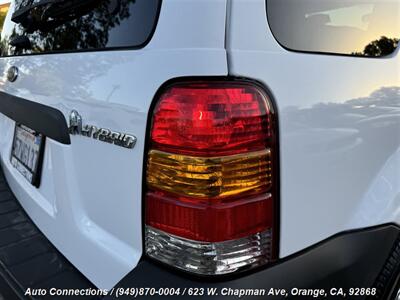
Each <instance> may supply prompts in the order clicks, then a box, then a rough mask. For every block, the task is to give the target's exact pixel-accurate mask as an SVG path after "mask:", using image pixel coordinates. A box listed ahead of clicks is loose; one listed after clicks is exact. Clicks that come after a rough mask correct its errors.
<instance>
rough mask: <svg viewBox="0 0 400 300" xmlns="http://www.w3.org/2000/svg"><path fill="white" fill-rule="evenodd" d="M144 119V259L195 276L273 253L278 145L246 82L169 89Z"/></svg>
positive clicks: (257, 93) (259, 94) (252, 263)
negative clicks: (146, 123)
mask: <svg viewBox="0 0 400 300" xmlns="http://www.w3.org/2000/svg"><path fill="white" fill-rule="evenodd" d="M156 101H157V102H156V105H155V108H154V111H153V115H152V119H151V120H150V137H149V147H148V149H149V151H148V154H147V166H146V191H145V252H146V254H147V255H148V256H149V257H152V258H154V259H156V260H158V261H161V262H163V263H166V264H168V265H171V266H174V267H176V268H179V269H182V270H185V271H189V272H192V273H196V274H201V275H220V274H227V273H232V272H237V271H243V270H247V269H250V268H254V267H257V266H260V265H264V264H266V263H268V262H270V261H272V260H274V258H275V255H276V253H277V242H276V241H277V235H278V232H277V227H276V226H275V225H276V224H277V215H276V208H277V201H278V199H277V189H276V185H277V178H276V174H277V170H276V168H277V167H278V164H277V149H276V148H277V146H276V145H277V143H276V138H277V134H276V126H277V125H276V122H275V116H274V111H273V106H272V103H271V100H270V99H269V97H268V95H267V93H266V92H265V91H264V90H263V89H262V88H261V87H260V86H258V85H255V84H252V83H249V82H246V81H191V82H179V83H175V84H172V85H170V86H168V87H166V88H165V89H163V92H162V93H161V94H160V95H159V97H158V99H156Z"/></svg>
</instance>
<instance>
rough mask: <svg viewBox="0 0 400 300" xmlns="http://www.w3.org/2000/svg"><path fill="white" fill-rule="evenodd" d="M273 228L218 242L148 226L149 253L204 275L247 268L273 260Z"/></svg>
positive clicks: (186, 269) (220, 273) (175, 265)
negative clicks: (199, 239)
mask: <svg viewBox="0 0 400 300" xmlns="http://www.w3.org/2000/svg"><path fill="white" fill-rule="evenodd" d="M271 240H272V237H271V230H270V229H268V230H266V231H264V232H261V233H257V234H254V235H251V236H248V237H245V238H241V239H237V240H230V241H224V242H217V243H208V242H198V241H193V240H189V239H184V238H181V237H178V236H175V235H172V234H166V233H164V232H163V231H160V230H157V229H155V228H153V227H151V226H146V253H147V255H149V256H150V257H153V258H155V259H157V260H159V261H161V262H164V263H167V264H169V265H171V264H172V265H173V266H174V267H176V268H179V269H182V270H185V271H189V272H192V273H196V274H201V275H222V274H228V273H232V272H235V271H238V270H240V271H244V270H246V269H251V268H254V267H257V266H261V265H264V264H266V263H267V262H269V261H270V260H271V254H272V245H271Z"/></svg>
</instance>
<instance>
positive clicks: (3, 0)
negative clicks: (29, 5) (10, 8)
mask: <svg viewBox="0 0 400 300" xmlns="http://www.w3.org/2000/svg"><path fill="white" fill-rule="evenodd" d="M8 2H10V0H0V4H4V3H8Z"/></svg>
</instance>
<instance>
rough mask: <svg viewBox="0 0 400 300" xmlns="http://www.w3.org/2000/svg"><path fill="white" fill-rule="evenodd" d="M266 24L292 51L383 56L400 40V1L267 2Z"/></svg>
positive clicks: (279, 40) (295, 0)
mask: <svg viewBox="0 0 400 300" xmlns="http://www.w3.org/2000/svg"><path fill="white" fill-rule="evenodd" d="M267 14H268V22H269V24H270V27H271V30H272V32H273V34H274V36H275V37H276V39H277V40H278V42H279V43H280V44H281V45H282V46H284V47H286V48H289V49H291V50H296V51H305V52H325V53H334V54H347V55H357V56H385V55H388V54H391V53H392V52H393V51H394V50H395V49H396V47H397V45H398V42H399V37H400V1H399V0H267Z"/></svg>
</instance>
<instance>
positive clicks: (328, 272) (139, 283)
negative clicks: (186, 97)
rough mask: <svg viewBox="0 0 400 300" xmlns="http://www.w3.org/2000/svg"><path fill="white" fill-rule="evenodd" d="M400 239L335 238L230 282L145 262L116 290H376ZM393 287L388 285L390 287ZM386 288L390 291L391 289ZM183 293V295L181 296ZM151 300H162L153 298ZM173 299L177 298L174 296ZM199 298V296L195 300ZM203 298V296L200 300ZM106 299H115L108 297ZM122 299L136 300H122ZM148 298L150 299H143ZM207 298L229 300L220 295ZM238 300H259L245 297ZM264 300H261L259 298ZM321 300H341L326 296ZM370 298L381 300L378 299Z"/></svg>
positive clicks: (393, 235)
mask: <svg viewBox="0 0 400 300" xmlns="http://www.w3.org/2000/svg"><path fill="white" fill-rule="evenodd" d="M399 235H400V228H399V227H398V226H396V225H393V224H386V225H382V226H379V227H373V228H367V229H362V230H354V231H349V232H344V233H341V234H337V235H335V236H333V237H331V238H329V239H327V240H325V241H323V242H320V243H318V244H316V245H314V246H312V247H310V248H308V249H305V250H304V251H301V252H299V253H297V254H294V255H291V256H290V257H287V258H285V259H283V260H281V261H279V262H277V263H276V264H274V265H272V266H270V267H269V268H265V269H263V270H260V271H259V272H256V273H252V274H248V275H247V276H244V277H240V278H233V279H231V280H219V281H218V280H215V278H213V279H210V280H207V279H206V278H203V279H198V278H194V277H190V276H185V275H184V274H183V273H181V272H177V271H176V270H173V269H171V268H165V267H164V266H162V265H160V264H157V263H155V262H153V261H150V260H142V261H141V262H140V263H139V265H138V266H137V267H136V268H135V269H134V270H133V271H132V272H131V273H129V274H128V275H127V276H126V277H125V278H124V279H123V280H122V281H121V282H120V283H119V284H118V285H117V287H122V288H128V287H144V288H146V287H151V288H159V287H165V288H167V287H168V288H181V289H182V290H183V289H185V288H202V289H205V290H207V288H217V289H219V291H221V289H222V288H232V289H235V288H239V289H267V290H269V289H270V288H284V289H286V290H287V291H288V292H290V291H291V289H293V288H304V289H307V288H308V289H316V288H323V289H325V290H326V291H327V292H328V293H329V291H330V289H331V288H343V289H345V290H349V289H350V288H374V287H376V286H375V283H376V281H377V278H378V277H379V276H380V273H381V271H382V268H383V267H384V266H385V265H386V264H387V260H388V259H390V257H391V256H393V247H394V245H395V244H396V243H397V241H398V238H399ZM386 284H390V282H389V281H388V282H386ZM385 289H391V288H390V287H389V286H388V287H385ZM182 290H181V291H182ZM367 297H368V296H358V297H349V299H367ZM148 298H149V299H164V298H165V297H157V296H152V297H148ZM172 298H174V297H172ZM195 298H196V297H195ZM197 298H199V297H197ZM272 298H273V299H292V298H295V299H312V297H310V296H308V297H291V296H290V295H289V297H288V298H285V297H279V296H277V297H272ZM106 299H114V298H111V297H108V298H106ZM118 299H132V298H129V297H125V298H124V297H119V298H118ZM141 299H147V297H141ZM176 299H193V297H192V296H189V295H186V296H182V295H181V296H180V297H176ZM209 299H231V298H229V297H226V296H223V295H221V294H219V295H218V296H215V297H209ZM240 299H255V298H254V296H253V297H252V296H248V297H246V296H243V297H241V298H240ZM260 299H262V298H260ZM322 299H341V297H333V296H330V295H329V294H328V296H327V297H323V298H322ZM372 299H385V300H386V299H387V298H381V297H380V295H377V296H376V297H373V298H372Z"/></svg>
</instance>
